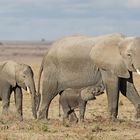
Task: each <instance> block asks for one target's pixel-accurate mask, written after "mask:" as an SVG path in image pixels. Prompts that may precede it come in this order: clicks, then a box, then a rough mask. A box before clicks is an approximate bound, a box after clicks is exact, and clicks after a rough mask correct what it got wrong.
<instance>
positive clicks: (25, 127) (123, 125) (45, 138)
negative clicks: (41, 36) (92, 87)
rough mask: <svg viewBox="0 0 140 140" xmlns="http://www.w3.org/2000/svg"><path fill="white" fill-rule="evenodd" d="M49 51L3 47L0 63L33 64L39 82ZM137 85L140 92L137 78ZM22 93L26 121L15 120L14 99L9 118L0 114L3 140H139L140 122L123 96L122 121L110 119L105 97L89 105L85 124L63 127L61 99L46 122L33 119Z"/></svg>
mask: <svg viewBox="0 0 140 140" xmlns="http://www.w3.org/2000/svg"><path fill="white" fill-rule="evenodd" d="M46 50H47V48H46V46H45V45H43V44H42V45H39V44H37V45H34V44H32V45H31V44H30V45H27V44H26V45H25V44H24V45H19V44H16V45H11V46H10V45H9V44H0V60H1V61H2V60H6V59H13V60H16V61H20V62H24V63H27V64H30V65H31V66H32V68H33V70H34V73H35V80H36V82H37V75H38V70H39V66H40V62H41V60H42V55H43V54H44V53H45V51H46ZM135 84H136V87H137V89H138V91H139V92H140V88H139V87H140V77H137V76H135ZM23 92H24V96H23V97H24V102H23V109H24V121H23V122H19V121H17V119H16V115H15V105H14V99H13V95H12V98H11V105H10V115H9V116H2V115H1V113H0V140H29V139H30V140H54V139H55V140H65V139H67V140H78V139H80V140H86V139H87V140H140V122H139V121H137V120H135V118H134V115H135V110H134V107H133V105H132V104H131V103H130V102H129V101H128V100H127V99H126V98H125V97H123V96H121V97H120V103H119V121H118V122H116V123H112V122H110V120H109V119H108V111H107V99H106V95H105V94H103V95H101V96H99V97H97V100H95V101H90V102H89V103H88V105H87V110H86V117H85V122H84V123H83V124H71V125H63V123H62V117H60V118H59V117H58V98H59V96H57V97H56V98H55V99H54V100H53V102H52V104H51V107H50V111H49V118H50V121H48V122H45V121H37V120H34V119H33V117H32V114H31V103H30V101H31V100H30V96H29V94H28V93H26V92H25V91H23ZM0 109H1V102H0ZM61 112H62V111H61ZM77 113H78V111H77Z"/></svg>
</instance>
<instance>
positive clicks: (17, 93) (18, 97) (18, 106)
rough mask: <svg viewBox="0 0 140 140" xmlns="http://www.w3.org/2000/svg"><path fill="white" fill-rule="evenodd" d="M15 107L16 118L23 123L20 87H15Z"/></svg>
mask: <svg viewBox="0 0 140 140" xmlns="http://www.w3.org/2000/svg"><path fill="white" fill-rule="evenodd" d="M14 97H15V105H16V110H17V116H18V119H19V120H20V121H23V112H22V98H23V95H22V90H21V88H20V87H16V88H15V91H14Z"/></svg>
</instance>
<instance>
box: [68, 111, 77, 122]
mask: <svg viewBox="0 0 140 140" xmlns="http://www.w3.org/2000/svg"><path fill="white" fill-rule="evenodd" d="M69 122H70V123H77V122H78V118H77V116H76V114H75V113H71V114H69Z"/></svg>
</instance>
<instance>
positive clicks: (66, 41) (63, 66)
mask: <svg viewBox="0 0 140 140" xmlns="http://www.w3.org/2000/svg"><path fill="white" fill-rule="evenodd" d="M139 54H140V38H139V37H126V36H123V35H121V34H111V35H104V36H99V37H86V36H71V37H65V38H63V39H60V40H58V41H56V42H55V43H53V44H52V46H51V47H50V48H49V49H48V51H47V53H46V55H45V56H44V58H43V61H42V64H41V68H40V72H39V82H38V93H39V92H40V80H41V73H42V72H43V81H42V83H43V84H42V98H41V106H40V108H39V119H41V118H48V109H49V105H50V103H51V101H52V99H53V98H54V97H55V96H56V95H57V94H58V93H59V92H61V91H63V90H65V89H67V88H82V87H86V86H94V85H95V84H96V83H98V81H100V80H102V79H103V82H104V85H105V88H106V92H107V98H108V107H109V111H110V116H111V118H112V120H115V119H116V118H117V115H118V100H119V91H120V92H121V93H122V94H123V95H124V96H126V97H127V98H128V99H129V100H130V101H131V102H132V103H133V105H134V106H135V108H136V111H137V113H136V117H137V118H140V96H139V95H138V92H137V90H136V88H135V86H134V83H133V72H136V71H137V72H138V74H140V61H139V60H140V55H139Z"/></svg>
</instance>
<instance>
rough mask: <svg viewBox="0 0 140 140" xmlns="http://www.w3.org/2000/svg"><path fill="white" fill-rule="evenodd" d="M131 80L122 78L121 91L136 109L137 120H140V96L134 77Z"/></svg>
mask: <svg viewBox="0 0 140 140" xmlns="http://www.w3.org/2000/svg"><path fill="white" fill-rule="evenodd" d="M130 75H131V76H130V78H129V79H124V78H120V91H121V93H122V94H123V95H124V96H125V97H127V98H128V99H129V101H130V102H131V103H132V104H133V105H134V106H135V108H136V118H140V96H139V94H138V92H137V90H136V88H135V86H134V83H133V75H132V73H130Z"/></svg>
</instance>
